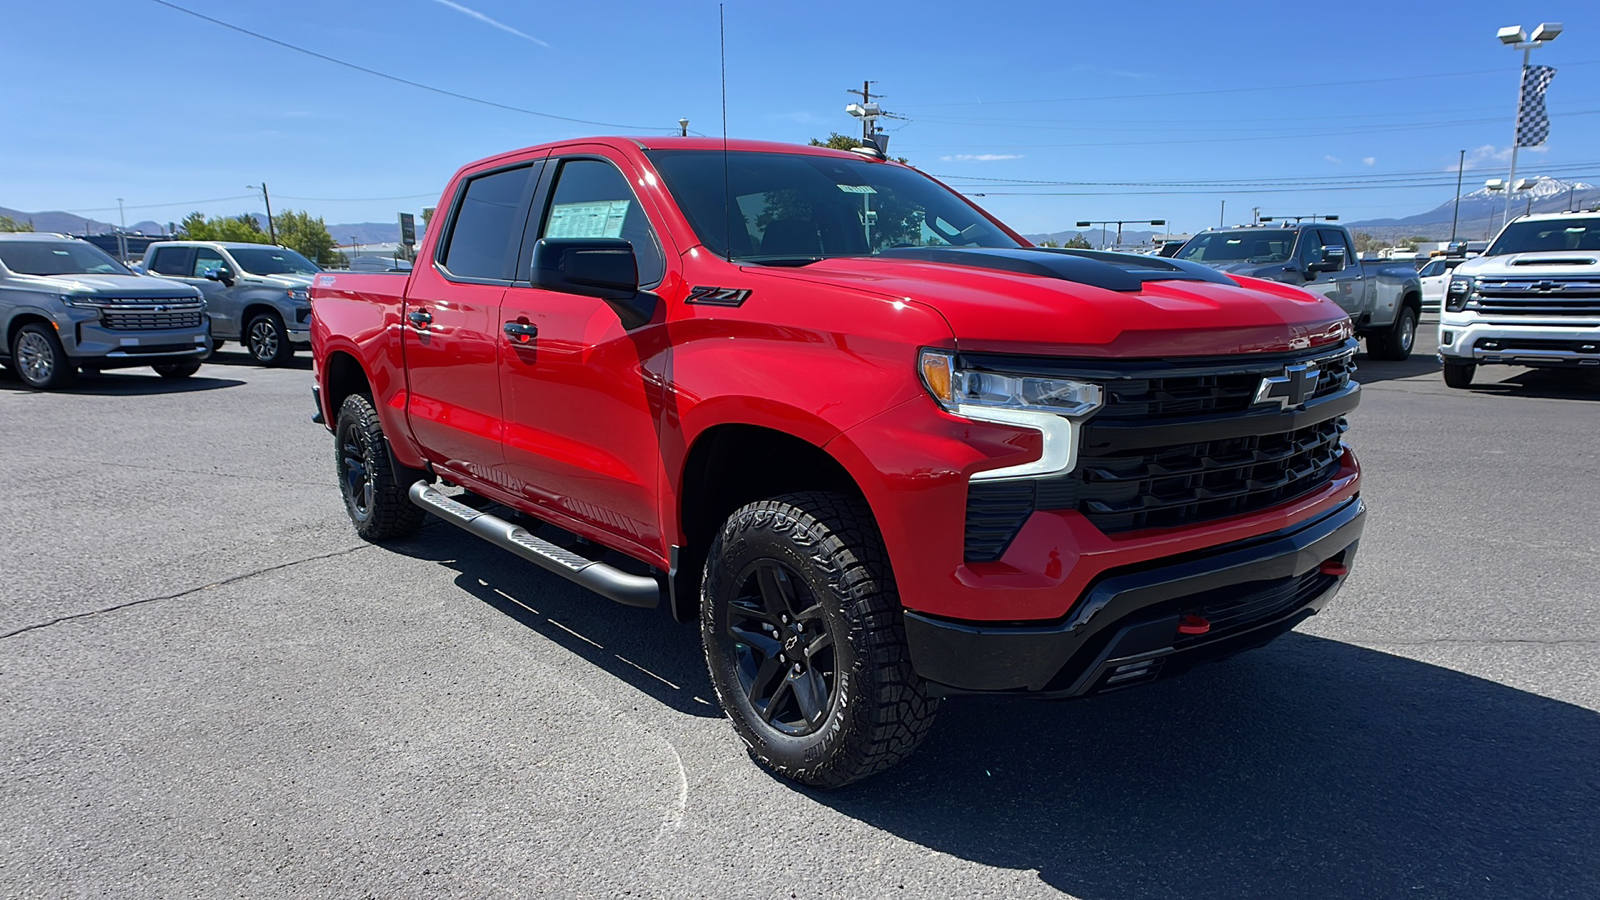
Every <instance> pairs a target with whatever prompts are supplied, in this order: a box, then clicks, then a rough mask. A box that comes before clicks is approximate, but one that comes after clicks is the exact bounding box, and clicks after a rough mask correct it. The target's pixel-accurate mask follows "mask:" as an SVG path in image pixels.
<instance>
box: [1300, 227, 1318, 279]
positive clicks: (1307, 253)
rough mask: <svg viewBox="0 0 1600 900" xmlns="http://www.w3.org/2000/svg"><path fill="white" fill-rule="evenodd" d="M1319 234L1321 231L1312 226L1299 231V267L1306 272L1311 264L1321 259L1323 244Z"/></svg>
mask: <svg viewBox="0 0 1600 900" xmlns="http://www.w3.org/2000/svg"><path fill="white" fill-rule="evenodd" d="M1321 234H1322V233H1321V232H1319V231H1317V230H1316V229H1313V228H1308V229H1306V230H1305V231H1302V232H1300V253H1299V257H1298V258H1299V260H1300V267H1301V268H1302V269H1305V270H1306V271H1308V272H1309V271H1310V269H1311V266H1312V264H1314V263H1315V262H1317V261H1318V260H1320V259H1322V247H1323V244H1322V240H1321Z"/></svg>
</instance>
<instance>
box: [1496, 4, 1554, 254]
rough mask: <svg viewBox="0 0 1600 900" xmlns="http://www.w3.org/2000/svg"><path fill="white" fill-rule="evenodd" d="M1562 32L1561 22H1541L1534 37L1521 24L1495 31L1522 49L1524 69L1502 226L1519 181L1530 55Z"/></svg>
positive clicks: (1519, 77)
mask: <svg viewBox="0 0 1600 900" xmlns="http://www.w3.org/2000/svg"><path fill="white" fill-rule="evenodd" d="M1560 34H1561V23H1560V22H1540V23H1539V27H1537V28H1535V29H1534V30H1533V37H1531V38H1530V37H1528V33H1527V32H1526V31H1523V30H1522V26H1521V25H1507V26H1506V27H1504V28H1502V29H1500V30H1499V31H1498V32H1496V33H1495V37H1498V38H1499V39H1500V43H1502V44H1505V45H1507V46H1509V47H1512V48H1513V49H1516V50H1521V51H1522V69H1521V70H1520V71H1519V72H1518V73H1517V114H1516V116H1515V118H1514V119H1513V120H1512V128H1511V175H1510V176H1509V177H1507V178H1506V187H1507V188H1508V190H1507V192H1506V212H1505V217H1504V218H1503V219H1502V220H1501V222H1500V224H1501V226H1504V225H1505V223H1506V222H1509V221H1511V192H1510V189H1512V188H1514V187H1515V186H1516V183H1517V145H1518V144H1519V143H1521V141H1520V140H1519V134H1520V132H1521V131H1522V91H1523V86H1524V84H1526V82H1527V79H1528V56H1529V54H1531V53H1533V51H1534V48H1536V47H1543V46H1544V45H1545V44H1548V43H1550V42H1551V41H1553V40H1555V39H1556V38H1557V37H1558V36H1559V35H1560Z"/></svg>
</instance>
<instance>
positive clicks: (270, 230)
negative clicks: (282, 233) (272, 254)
mask: <svg viewBox="0 0 1600 900" xmlns="http://www.w3.org/2000/svg"><path fill="white" fill-rule="evenodd" d="M245 188H246V189H248V190H255V189H256V186H255V185H253V184H247V185H245ZM261 202H262V203H263V204H264V205H265V206H266V207H267V237H268V238H270V239H271V240H272V244H273V246H277V244H278V229H277V228H276V227H275V226H274V225H273V224H272V198H271V197H269V196H267V183H266V182H265V181H263V182H261Z"/></svg>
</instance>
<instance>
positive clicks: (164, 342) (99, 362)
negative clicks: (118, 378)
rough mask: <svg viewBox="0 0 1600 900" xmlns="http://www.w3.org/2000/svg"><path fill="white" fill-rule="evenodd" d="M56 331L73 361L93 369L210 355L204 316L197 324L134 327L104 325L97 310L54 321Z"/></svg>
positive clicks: (209, 341) (209, 342) (209, 335)
mask: <svg viewBox="0 0 1600 900" xmlns="http://www.w3.org/2000/svg"><path fill="white" fill-rule="evenodd" d="M74 312H76V311H74ZM57 333H58V334H59V335H60V337H61V343H62V345H63V349H65V350H66V351H67V356H68V357H69V358H71V359H72V361H73V362H74V363H75V364H77V365H81V366H88V367H90V368H95V369H117V368H127V367H130V366H148V365H155V364H156V363H163V362H178V361H182V360H190V359H204V358H205V357H207V356H209V355H210V354H211V326H210V322H209V319H208V318H207V317H206V316H204V315H202V316H201V317H200V325H199V327H188V328H150V329H137V330H134V329H113V328H107V327H106V326H105V325H104V324H102V322H101V320H100V317H99V315H98V314H97V313H94V314H88V315H68V316H65V317H64V321H60V322H58V323H57Z"/></svg>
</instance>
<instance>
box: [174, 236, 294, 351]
mask: <svg viewBox="0 0 1600 900" xmlns="http://www.w3.org/2000/svg"><path fill="white" fill-rule="evenodd" d="M144 270H145V271H146V272H149V273H150V274H152V275H159V276H161V277H162V278H175V279H177V280H179V281H182V282H185V283H187V284H192V285H194V286H195V287H197V288H199V289H200V290H201V291H202V292H203V293H204V294H205V298H206V308H207V310H208V311H209V312H210V313H211V339H212V341H213V342H214V343H213V347H221V346H222V343H223V341H238V342H239V343H241V344H243V345H244V347H245V349H246V350H248V351H249V352H250V357H251V358H252V359H254V360H255V361H256V362H258V363H260V364H261V365H264V366H281V365H286V364H287V363H288V362H289V360H291V359H293V358H294V351H295V348H297V347H307V348H309V347H310V345H311V299H310V297H308V296H307V293H306V292H307V291H308V290H309V289H310V287H311V278H312V276H314V275H316V273H318V272H320V271H322V269H321V268H319V267H318V266H317V264H316V263H314V262H312V261H311V260H309V259H306V258H305V257H304V256H301V255H300V254H298V253H296V252H294V251H293V250H287V249H285V248H283V247H273V246H271V245H268V244H235V243H225V242H220V241H162V242H161V243H157V244H151V245H150V246H149V248H147V249H146V250H145V251H144Z"/></svg>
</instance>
